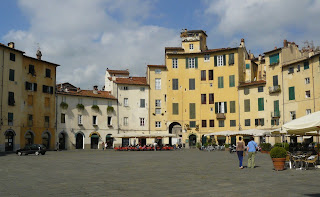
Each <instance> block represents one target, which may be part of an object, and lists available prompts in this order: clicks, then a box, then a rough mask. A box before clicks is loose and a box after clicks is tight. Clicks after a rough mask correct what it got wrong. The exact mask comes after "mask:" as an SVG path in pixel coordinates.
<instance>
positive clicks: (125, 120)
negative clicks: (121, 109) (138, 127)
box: [123, 117, 129, 126]
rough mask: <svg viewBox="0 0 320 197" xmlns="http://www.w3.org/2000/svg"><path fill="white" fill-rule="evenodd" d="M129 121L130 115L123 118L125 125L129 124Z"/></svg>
mask: <svg viewBox="0 0 320 197" xmlns="http://www.w3.org/2000/svg"><path fill="white" fill-rule="evenodd" d="M128 123H129V122H128V117H124V118H123V125H124V126H128Z"/></svg>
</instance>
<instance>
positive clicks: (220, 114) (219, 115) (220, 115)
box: [217, 113, 226, 119]
mask: <svg viewBox="0 0 320 197" xmlns="http://www.w3.org/2000/svg"><path fill="white" fill-rule="evenodd" d="M217 119H226V115H225V114H224V113H217Z"/></svg>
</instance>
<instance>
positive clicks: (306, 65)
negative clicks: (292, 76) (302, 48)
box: [303, 62, 309, 70]
mask: <svg viewBox="0 0 320 197" xmlns="http://www.w3.org/2000/svg"><path fill="white" fill-rule="evenodd" d="M303 65H304V70H306V69H309V62H304V63H303Z"/></svg>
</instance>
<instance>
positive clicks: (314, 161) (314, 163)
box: [305, 155, 318, 169]
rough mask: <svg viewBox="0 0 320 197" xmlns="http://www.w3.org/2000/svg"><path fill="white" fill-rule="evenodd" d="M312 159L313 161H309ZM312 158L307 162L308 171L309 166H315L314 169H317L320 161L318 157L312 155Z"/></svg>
mask: <svg viewBox="0 0 320 197" xmlns="http://www.w3.org/2000/svg"><path fill="white" fill-rule="evenodd" d="M310 157H312V158H313V159H309V158H310ZM310 157H309V158H307V159H306V160H305V163H306V169H308V168H309V164H313V167H314V168H315V169H316V163H317V160H318V155H312V156H310Z"/></svg>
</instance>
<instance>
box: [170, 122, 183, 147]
mask: <svg viewBox="0 0 320 197" xmlns="http://www.w3.org/2000/svg"><path fill="white" fill-rule="evenodd" d="M169 134H176V136H180V135H181V134H182V127H181V124H180V123H178V122H172V123H171V124H170V125H169ZM179 139H180V138H178V137H174V138H172V137H169V145H172V144H181V140H179Z"/></svg>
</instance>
